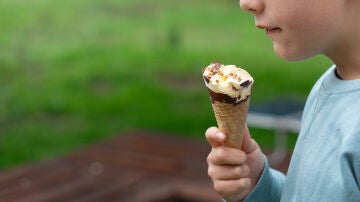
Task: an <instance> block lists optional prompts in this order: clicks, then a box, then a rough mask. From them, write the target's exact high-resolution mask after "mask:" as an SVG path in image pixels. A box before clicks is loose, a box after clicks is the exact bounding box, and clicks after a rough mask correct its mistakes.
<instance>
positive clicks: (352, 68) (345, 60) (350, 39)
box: [325, 0, 360, 80]
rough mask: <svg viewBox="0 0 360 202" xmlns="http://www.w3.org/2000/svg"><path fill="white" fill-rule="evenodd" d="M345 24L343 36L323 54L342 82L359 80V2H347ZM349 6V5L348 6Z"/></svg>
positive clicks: (350, 0)
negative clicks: (329, 60) (333, 64)
mask: <svg viewBox="0 0 360 202" xmlns="http://www.w3.org/2000/svg"><path fill="white" fill-rule="evenodd" d="M347 2H348V5H347V6H348V8H349V9H348V11H349V12H348V13H347V17H348V18H347V22H344V23H346V24H345V26H344V28H345V29H344V30H343V32H342V33H343V36H342V37H341V38H339V39H338V40H337V43H336V44H335V45H334V46H332V47H331V49H330V50H331V51H328V52H326V53H325V55H327V56H328V57H329V58H330V59H331V60H332V61H333V62H334V63H335V65H336V69H337V73H338V74H339V76H340V77H341V78H342V79H344V80H351V79H359V78H360V26H359V24H358V23H355V24H354V22H360V15H358V8H360V3H359V1H352V0H349V1H347ZM349 4H351V5H349Z"/></svg>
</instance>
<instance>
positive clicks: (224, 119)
mask: <svg viewBox="0 0 360 202" xmlns="http://www.w3.org/2000/svg"><path fill="white" fill-rule="evenodd" d="M249 103H250V98H248V99H246V100H245V101H243V102H240V103H239V104H236V105H233V104H228V103H223V102H218V101H216V100H215V101H213V103H212V107H213V110H214V113H215V118H216V122H217V124H218V127H219V129H220V130H221V131H222V132H223V133H224V134H225V135H226V139H225V146H229V147H234V148H238V149H241V145H242V139H243V135H244V131H245V125H246V117H247V113H248V109H249Z"/></svg>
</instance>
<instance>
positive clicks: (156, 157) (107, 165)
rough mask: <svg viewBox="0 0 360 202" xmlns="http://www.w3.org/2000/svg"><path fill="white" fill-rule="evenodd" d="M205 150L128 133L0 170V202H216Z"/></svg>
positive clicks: (190, 142)
mask: <svg viewBox="0 0 360 202" xmlns="http://www.w3.org/2000/svg"><path fill="white" fill-rule="evenodd" d="M210 149H211V148H210V146H209V145H208V144H207V143H206V142H205V141H203V142H201V141H194V140H186V139H181V138H179V137H169V136H166V135H156V134H148V133H144V132H135V133H129V134H126V135H122V136H117V137H114V138H110V139H109V140H106V141H103V142H99V143H97V144H94V145H91V146H88V147H86V148H83V149H80V150H77V151H75V152H73V153H72V154H70V155H68V156H65V157H61V158H58V159H55V160H51V161H44V162H40V163H35V164H30V165H25V166H22V167H17V168H13V169H10V170H5V171H2V172H0V201H6V202H12V201H14V202H46V201H49V202H52V201H59V202H62V201H64V202H67V201H76V202H87V201H106V202H111V201H129V202H166V201H183V202H186V201H192V202H205V201H215V202H216V201H221V200H220V198H219V196H218V195H217V194H216V193H215V191H214V190H213V188H212V182H211V180H210V178H209V177H208V176H207V163H206V157H207V155H208V153H209V152H210ZM270 160H271V159H270ZM271 163H272V162H270V164H271ZM287 165H288V162H284V164H283V165H280V164H278V165H277V166H282V168H285V169H287Z"/></svg>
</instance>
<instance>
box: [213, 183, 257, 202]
mask: <svg viewBox="0 0 360 202" xmlns="http://www.w3.org/2000/svg"><path fill="white" fill-rule="evenodd" d="M250 187H251V180H250V178H241V179H237V180H217V181H214V189H215V190H216V192H217V193H219V194H220V195H221V196H223V197H224V198H230V197H231V196H234V195H239V194H241V193H242V192H249V189H250ZM246 194H247V193H244V194H243V195H246ZM240 198H243V197H240Z"/></svg>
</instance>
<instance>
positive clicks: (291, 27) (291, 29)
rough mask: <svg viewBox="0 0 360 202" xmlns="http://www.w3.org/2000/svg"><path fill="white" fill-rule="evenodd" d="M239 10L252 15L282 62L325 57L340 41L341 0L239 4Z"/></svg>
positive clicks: (257, 0)
mask: <svg viewBox="0 0 360 202" xmlns="http://www.w3.org/2000/svg"><path fill="white" fill-rule="evenodd" d="M240 7H241V8H242V9H243V10H245V11H248V12H251V13H252V14H253V15H254V18H255V24H256V26H257V27H259V28H261V29H264V30H265V32H266V34H267V35H268V36H269V37H270V38H271V39H272V41H273V46H274V51H275V53H276V54H277V55H278V56H280V57H281V58H283V59H285V60H300V59H304V58H308V57H311V56H314V55H317V54H320V53H324V54H326V53H327V52H329V51H331V50H332V49H334V48H335V47H336V41H341V40H340V35H338V33H339V30H341V26H342V24H344V21H343V20H344V16H343V13H344V12H345V11H344V5H343V1H342V0H301V1H299V0H240Z"/></svg>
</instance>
